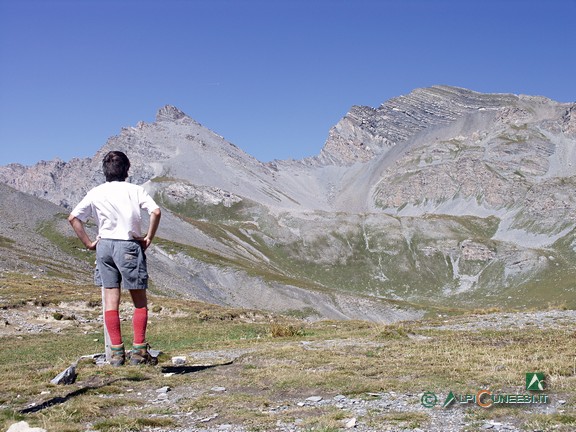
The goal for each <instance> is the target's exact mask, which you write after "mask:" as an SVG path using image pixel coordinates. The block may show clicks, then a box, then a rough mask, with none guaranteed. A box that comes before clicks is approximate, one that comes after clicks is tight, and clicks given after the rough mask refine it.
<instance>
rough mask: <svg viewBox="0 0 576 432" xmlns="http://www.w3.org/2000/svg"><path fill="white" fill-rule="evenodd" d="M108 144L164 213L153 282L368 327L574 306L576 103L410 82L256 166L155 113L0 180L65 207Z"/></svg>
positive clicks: (168, 113)
mask: <svg viewBox="0 0 576 432" xmlns="http://www.w3.org/2000/svg"><path fill="white" fill-rule="evenodd" d="M109 150H122V151H125V152H126V153H127V154H128V156H129V157H130V160H131V162H132V168H131V171H130V174H131V178H130V180H131V181H132V182H135V183H142V184H145V187H147V188H148V189H149V190H150V192H151V193H153V194H154V195H155V197H156V199H157V200H158V201H159V203H161V205H162V206H163V207H164V208H165V210H166V212H165V214H166V217H165V218H163V223H162V226H161V230H160V232H159V234H158V235H159V237H160V239H159V240H160V241H159V242H158V243H157V244H156V246H155V247H154V248H153V249H152V250H151V252H150V253H151V254H152V255H154V259H151V265H152V266H155V269H156V271H158V274H157V275H158V276H157V282H156V283H157V284H158V285H159V286H161V287H162V288H163V289H165V290H166V291H168V292H181V293H182V292H184V293H186V294H187V295H191V296H193V297H195V298H200V299H204V300H206V301H211V302H215V303H221V304H229V305H242V306H248V307H261V308H264V309H273V310H293V311H299V312H298V313H306V314H309V315H310V316H316V315H321V316H330V317H337V318H346V317H362V316H370V317H371V318H373V319H377V320H378V319H384V320H386V319H387V318H388V319H399V317H401V316H403V317H406V316H410V314H418V312H415V311H414V310H411V311H410V309H409V308H408V309H402V307H400V306H399V305H400V304H401V303H399V302H402V301H409V302H412V303H418V304H422V305H427V306H430V305H435V304H436V305H446V304H447V303H450V304H455V305H472V304H473V305H494V304H499V305H501V304H505V303H509V304H511V305H514V306H524V305H526V306H528V305H532V306H533V305H538V304H540V303H541V302H548V301H550V300H551V299H554V301H557V302H567V303H571V302H572V303H574V302H575V300H574V296H573V295H571V294H570V293H571V292H572V290H573V289H574V288H573V283H572V280H573V279H574V276H575V275H574V273H575V270H573V269H572V266H571V265H570V263H571V262H574V259H575V258H576V256H574V255H575V253H574V245H576V241H575V239H574V232H575V227H576V221H575V218H574V215H575V210H576V201H575V199H574V193H573V191H574V186H575V185H576V184H575V183H576V177H575V174H576V172H575V167H576V104H563V103H558V102H555V101H552V100H549V99H546V98H542V97H533V96H518V95H509V94H480V93H476V92H473V91H470V90H466V89H460V88H454V87H444V86H438V87H432V88H426V89H417V90H414V91H413V92H412V93H410V94H408V95H406V96H401V97H398V98H394V99H392V100H390V101H387V102H385V103H384V104H382V105H381V106H380V107H378V108H370V107H359V106H355V107H353V108H352V109H351V110H350V112H349V113H348V114H347V115H346V116H345V117H344V118H343V119H342V120H341V121H340V122H338V124H336V125H335V126H334V127H333V128H332V129H331V130H330V133H329V137H328V139H327V141H326V144H325V146H324V148H323V149H322V151H321V152H320V154H319V155H318V156H316V157H313V158H308V159H304V160H300V161H275V162H273V163H261V162H259V161H258V160H256V159H254V158H253V157H251V156H249V155H247V154H246V153H244V152H243V151H242V150H240V149H239V148H237V147H236V146H234V145H233V144H231V143H229V142H227V141H226V140H225V139H224V138H222V137H221V136H219V135H217V134H216V133H214V132H212V131H210V130H209V129H207V128H205V127H204V126H202V125H200V124H199V123H197V122H195V121H194V120H193V119H191V118H189V117H188V116H187V115H186V114H184V113H183V112H181V111H180V110H178V109H177V108H175V107H172V106H166V107H163V108H161V109H160V110H159V111H158V114H157V116H156V121H155V122H154V123H151V124H146V123H143V122H140V123H138V124H137V125H136V127H127V128H124V129H122V131H121V133H120V134H119V135H118V136H115V137H113V138H111V139H110V140H109V141H108V142H107V143H106V145H104V146H103V147H102V149H101V150H100V151H98V153H97V154H96V155H94V157H93V158H89V159H74V160H72V161H70V162H63V161H58V160H57V161H51V162H39V163H38V164H36V165H35V166H32V167H24V166H21V165H14V164H12V165H8V166H6V167H0V180H1V181H2V182H4V183H6V184H8V185H9V186H11V187H13V188H15V189H18V190H20V191H23V192H26V193H28V194H32V195H34V196H36V197H38V198H42V199H46V200H49V201H52V202H53V203H56V204H58V205H59V206H61V207H63V208H64V209H65V210H68V209H69V208H70V207H72V206H73V205H75V203H76V202H78V201H79V199H80V198H81V197H82V196H83V195H84V193H85V192H86V191H87V190H88V189H89V188H91V187H93V186H95V185H97V184H99V183H100V182H102V181H103V177H102V174H101V169H100V161H101V160H102V156H103V155H104V154H105V153H106V152H107V151H109ZM391 301H392V302H393V303H391ZM407 310H408V311H409V312H406V311H407ZM406 313H407V315H406Z"/></svg>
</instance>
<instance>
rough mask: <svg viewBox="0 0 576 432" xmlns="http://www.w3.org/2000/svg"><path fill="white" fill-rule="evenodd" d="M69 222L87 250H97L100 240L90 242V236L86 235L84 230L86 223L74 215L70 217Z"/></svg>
mask: <svg viewBox="0 0 576 432" xmlns="http://www.w3.org/2000/svg"><path fill="white" fill-rule="evenodd" d="M68 222H70V225H72V228H73V229H74V232H75V233H76V235H77V236H78V238H79V239H80V241H82V243H84V246H86V249H89V250H95V249H96V244H97V243H98V240H95V241H92V240H90V237H88V234H86V230H85V229H84V223H83V222H82V221H81V220H80V219H78V218H77V217H76V216H72V215H70V216H68Z"/></svg>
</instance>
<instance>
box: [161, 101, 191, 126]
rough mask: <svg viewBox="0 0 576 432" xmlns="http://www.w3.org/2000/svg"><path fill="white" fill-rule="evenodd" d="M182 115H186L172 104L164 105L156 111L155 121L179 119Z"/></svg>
mask: <svg viewBox="0 0 576 432" xmlns="http://www.w3.org/2000/svg"><path fill="white" fill-rule="evenodd" d="M184 117H188V116H187V115H186V114H184V113H183V112H182V111H180V110H179V109H178V108H176V107H175V106H172V105H165V106H163V107H162V108H160V109H159V110H158V112H157V113H156V121H157V122H161V121H174V120H180V119H182V118H184Z"/></svg>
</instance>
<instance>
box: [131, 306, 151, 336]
mask: <svg viewBox="0 0 576 432" xmlns="http://www.w3.org/2000/svg"><path fill="white" fill-rule="evenodd" d="M147 323H148V308H146V307H143V308H134V316H133V318H132V327H133V328H134V345H141V344H143V343H144V342H146V324H147Z"/></svg>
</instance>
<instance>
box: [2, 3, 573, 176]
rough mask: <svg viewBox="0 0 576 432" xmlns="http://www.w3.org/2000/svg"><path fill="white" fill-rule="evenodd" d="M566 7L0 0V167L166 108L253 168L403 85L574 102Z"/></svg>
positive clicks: (148, 118)
mask: <svg viewBox="0 0 576 432" xmlns="http://www.w3.org/2000/svg"><path fill="white" fill-rule="evenodd" d="M574 17H576V0H541V1H530V0H493V1H491V0H478V1H474V0H468V1H467V0H454V1H453V0H437V1H435V0H380V1H377V0H285V1H274V0H244V1H243V0H204V1H201V0H197V1H195V0H188V1H186V0H156V1H151V0H138V1H136V0H134V1H131V0H0V145H1V149H2V151H1V152H0V165H5V164H8V163H11V162H18V163H22V164H25V165H32V164H34V163H36V162H38V161H40V160H51V159H54V158H57V157H58V158H60V159H63V160H65V161H67V160H70V159H71V158H73V157H88V156H92V155H93V154H94V153H95V152H96V151H97V150H98V149H99V148H100V147H102V146H103V145H104V144H105V143H106V140H107V139H108V138H109V137H111V136H113V135H117V134H118V133H119V132H120V129H121V128H122V127H124V126H134V125H136V123H137V122H138V121H140V120H143V121H145V122H152V121H154V118H155V115H156V111H157V110H158V109H159V108H160V107H162V106H164V105H166V104H171V105H175V106H177V107H178V108H180V109H181V110H182V111H184V112H185V113H187V114H188V115H189V116H191V117H192V118H194V119H195V120H196V121H198V122H200V123H202V124H203V125H204V126H206V127H208V128H210V129H212V130H213V131H215V132H217V133H218V134H220V135H222V136H224V137H225V138H226V139H227V140H228V141H230V142H232V143H234V144H236V145H237V146H238V147H240V148H241V149H243V150H244V151H246V152H247V153H249V154H251V155H253V156H254V157H256V158H258V159H259V160H261V161H270V160H273V159H290V158H292V159H301V158H303V157H307V156H312V155H316V154H318V153H319V152H320V150H321V148H322V146H323V144H324V141H325V140H326V137H327V135H328V131H329V129H330V127H332V126H333V125H334V124H336V123H337V122H338V121H339V120H340V119H341V118H342V117H343V116H344V115H345V114H346V112H347V111H348V110H349V109H350V107H351V106H352V105H368V106H373V107H377V106H379V105H380V104H381V103H383V102H385V101H386V100H388V99H390V98H393V97H396V96H400V95H403V94H407V93H409V92H410V91H412V90H413V89H415V88H419V87H428V86H431V85H436V84H446V85H454V86H459V87H465V88H469V89H471V90H475V91H479V92H485V93H493V92H494V93H515V94H530V95H541V96H546V97H549V98H551V99H554V100H557V101H561V102H575V101H576V56H575V55H574V49H575V47H576V31H574Z"/></svg>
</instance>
